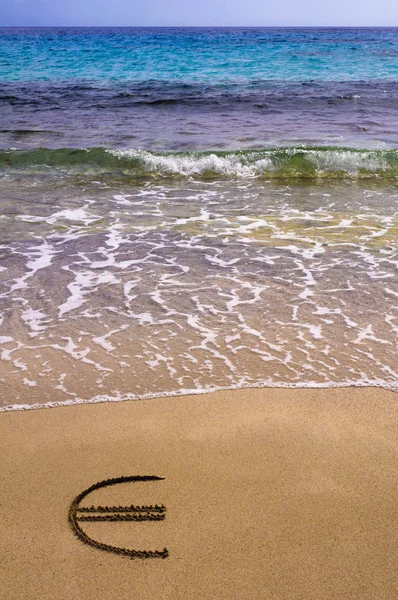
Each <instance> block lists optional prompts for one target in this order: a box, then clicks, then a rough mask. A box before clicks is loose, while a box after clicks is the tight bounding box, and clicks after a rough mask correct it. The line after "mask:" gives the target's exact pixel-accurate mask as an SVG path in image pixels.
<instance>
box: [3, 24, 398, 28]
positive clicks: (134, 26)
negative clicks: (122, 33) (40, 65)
mask: <svg viewBox="0 0 398 600" xmlns="http://www.w3.org/2000/svg"><path fill="white" fill-rule="evenodd" d="M18 28H23V29H50V28H51V29H68V28H74V29H110V28H114V29H138V28H139V29H398V24H397V25H1V24H0V29H18Z"/></svg>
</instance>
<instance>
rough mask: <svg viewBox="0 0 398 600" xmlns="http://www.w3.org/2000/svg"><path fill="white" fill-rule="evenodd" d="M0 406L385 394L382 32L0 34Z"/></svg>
mask: <svg viewBox="0 0 398 600" xmlns="http://www.w3.org/2000/svg"><path fill="white" fill-rule="evenodd" d="M0 176H1V178H0V232H1V237H0V259H1V260H0V358H1V360H0V410H12V409H25V408H32V407H38V406H54V405H58V404H71V403H80V402H100V401H120V400H124V399H140V398H149V397H154V396H166V395H176V394H182V393H184V394H187V393H191V394H193V393H203V392H208V391H212V390H217V389H232V388H239V387H251V386H253V387H255V386H259V387H268V386H269V387H274V386H277V387H332V386H368V385H373V386H382V387H385V388H390V389H398V367H397V341H398V277H397V275H398V272H397V271H398V187H397V182H398V29H394V28H388V29H372V28H364V29H361V28H358V29H349V28H344V29H337V28H336V29H332V28H321V29H317V28H310V29H304V28H299V29H294V28H271V29H267V28H258V29H256V28H225V29H224V28H215V29H211V28H205V29H203V28H175V29H173V28H98V29H97V28H90V29H85V28H54V29H52V28H42V29H40V28H25V29H23V28H22V29H21V28H18V29H15V28H7V29H0Z"/></svg>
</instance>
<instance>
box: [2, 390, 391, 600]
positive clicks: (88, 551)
mask: <svg viewBox="0 0 398 600" xmlns="http://www.w3.org/2000/svg"><path fill="white" fill-rule="evenodd" d="M397 407H398V395H397V394H394V393H392V392H387V391H384V390H379V389H331V390H274V389H263V390H242V391H234V392H220V393H214V394H209V395H205V396H189V397H179V398H166V399H154V400H148V401H141V402H126V403H120V404H101V405H84V406H73V407H64V408H53V409H48V410H44V409H43V410H36V411H27V412H13V413H2V414H0V440H1V472H2V481H1V488H0V505H1V509H0V510H1V524H2V526H1V536H0V550H1V562H0V580H1V581H0V596H1V598H2V599H3V600H36V599H37V600H39V599H40V600H42V599H43V600H47V599H48V600H80V599H82V600H88V599H90V600H103V599H109V600H111V599H112V600H125V599H134V600H135V599H137V600H163V599H167V600H169V599H170V600H180V599H181V600H182V599H184V600H190V599H195V600H205V599H212V600H219V599H220V600H221V599H228V600H231V599H239V600H244V599H248V600H256V599H264V600H265V599H266V600H268V599H270V600H271V599H278V600H279V599H280V600H290V599H294V600H299V599H302V600H329V599H330V600H332V599H333V600H339V599H341V600H348V599H352V598H356V599H358V600H368V599H369V600H370V599H371V600H396V599H397V598H398V589H397V564H398V556H397V541H398V535H397V504H398V503H397V496H398V494H397V492H398V475H397V472H398V469H397V466H398V461H397V450H398V426H397ZM120 475H159V476H162V477H165V480H164V481H161V482H150V483H146V484H142V483H140V484H135V485H134V484H122V485H121V486H119V487H117V486H115V487H113V488H112V489H111V488H108V489H107V490H102V491H101V492H100V491H98V492H95V494H97V496H94V495H93V498H94V503H108V504H109V503H111V504H112V503H116V504H118V503H126V502H127V503H142V504H155V503H164V504H165V505H166V506H167V517H166V519H165V521H164V522H154V523H152V522H149V523H134V522H133V523H117V524H114V523H94V524H89V527H87V531H89V532H90V535H92V536H94V537H95V536H96V537H97V539H99V540H100V541H105V542H110V543H113V544H118V543H120V544H121V545H124V546H126V545H128V546H129V547H131V548H136V549H144V550H154V549H163V547H164V546H167V548H168V550H169V552H170V556H169V557H168V558H166V559H164V560H162V559H149V560H130V559H128V558H123V557H120V556H117V555H113V554H110V553H107V552H104V551H101V550H97V549H94V548H90V547H88V546H86V545H84V544H82V543H81V542H80V541H79V540H78V539H77V538H76V537H75V536H74V535H73V534H72V532H71V529H70V527H69V525H68V521H67V514H68V508H69V505H70V503H71V502H72V500H73V499H74V497H75V496H76V495H77V494H78V493H79V492H81V491H82V490H83V489H85V488H87V487H89V486H90V485H92V484H93V483H95V482H97V481H99V480H102V479H107V478H109V477H117V476H120ZM123 486H124V487H123ZM101 494H102V495H101ZM87 503H89V502H88V499H87Z"/></svg>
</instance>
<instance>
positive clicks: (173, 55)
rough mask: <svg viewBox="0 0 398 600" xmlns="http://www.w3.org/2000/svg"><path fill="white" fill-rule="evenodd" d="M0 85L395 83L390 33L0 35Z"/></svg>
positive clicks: (394, 33)
mask: <svg viewBox="0 0 398 600" xmlns="http://www.w3.org/2000/svg"><path fill="white" fill-rule="evenodd" d="M0 44H1V54H2V56H1V61H0V79H1V80H2V81H32V80H36V81H43V82H45V81H62V80H73V79H89V80H96V81H103V82H107V81H148V80H158V81H167V82H170V81H175V82H177V81H184V82H201V83H214V82H231V81H233V82H256V81H263V80H268V81H269V80H273V81H308V80H314V81H360V80H366V81H369V80H374V79H386V80H394V79H396V78H397V75H398V30H397V29H394V28H392V29H266V28H259V29H222V28H221V29H218V28H217V29H199V28H198V29H190V28H188V29H178V28H176V29H161V28H160V29H142V28H129V29H123V28H111V29H107V28H101V29H84V28H83V29H78V28H74V29H62V28H57V29H51V28H50V29H2V30H0Z"/></svg>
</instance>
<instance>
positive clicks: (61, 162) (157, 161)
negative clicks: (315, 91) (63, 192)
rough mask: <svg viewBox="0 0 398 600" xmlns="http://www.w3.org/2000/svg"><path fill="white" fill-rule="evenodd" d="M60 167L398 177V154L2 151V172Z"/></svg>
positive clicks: (203, 174) (154, 173)
mask: <svg viewBox="0 0 398 600" xmlns="http://www.w3.org/2000/svg"><path fill="white" fill-rule="evenodd" d="M10 168H11V169H24V168H25V169H26V168H29V169H33V170H42V169H48V168H60V169H66V170H73V171H76V170H77V171H85V170H87V169H90V170H94V171H95V172H97V171H111V172H115V173H120V172H121V173H123V174H124V175H128V176H130V177H132V178H150V179H152V178H162V177H180V178H199V179H218V178H222V179H247V178H288V179H294V178H306V179H315V178H336V179H341V178H358V179H363V178H371V177H379V178H396V177H398V150H358V149H353V148H338V147H305V146H303V147H288V148H270V149H265V150H253V151H236V152H185V153H182V152H174V153H173V152H164V153H158V152H150V151H147V150H112V149H107V148H90V149H76V150H75V149H59V150H49V149H46V148H39V149H37V150H31V151H18V150H6V151H0V169H1V170H7V169H10Z"/></svg>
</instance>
